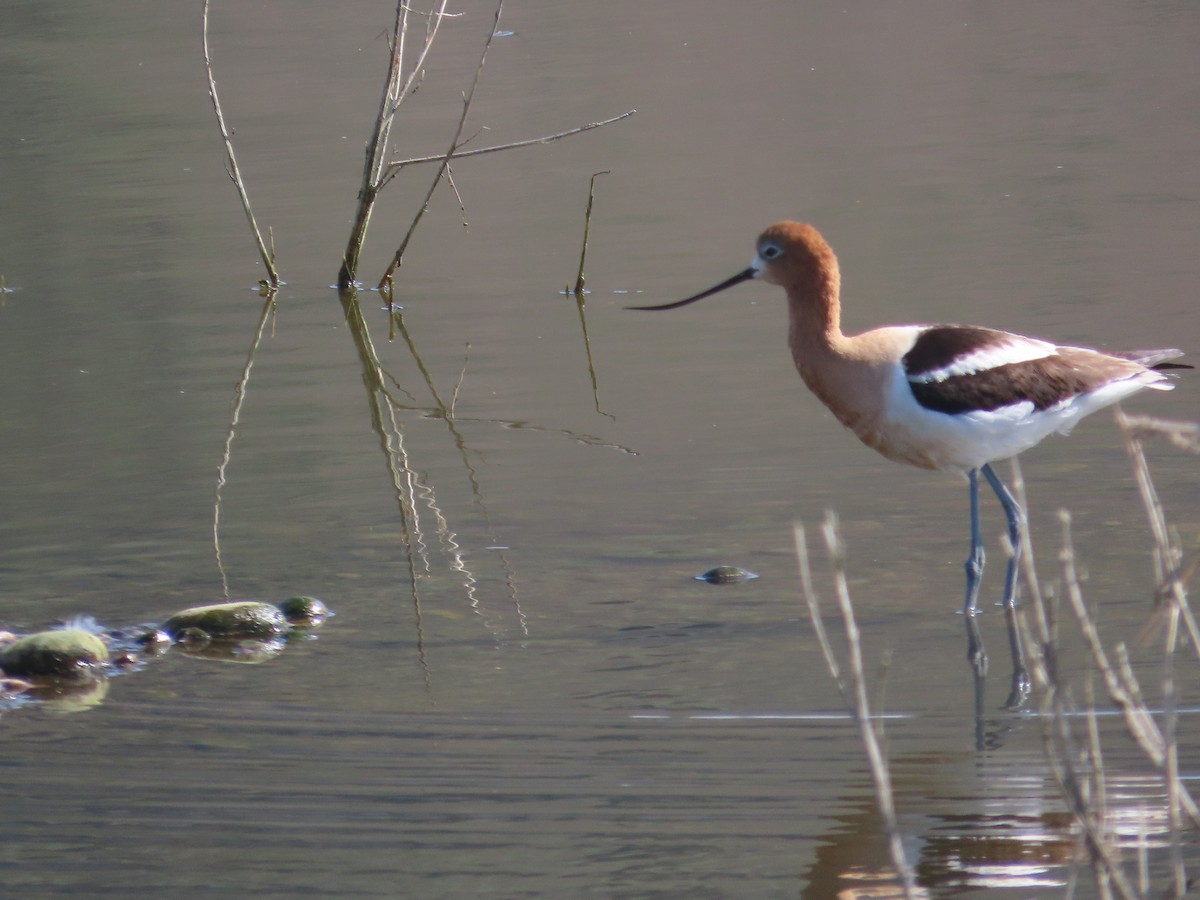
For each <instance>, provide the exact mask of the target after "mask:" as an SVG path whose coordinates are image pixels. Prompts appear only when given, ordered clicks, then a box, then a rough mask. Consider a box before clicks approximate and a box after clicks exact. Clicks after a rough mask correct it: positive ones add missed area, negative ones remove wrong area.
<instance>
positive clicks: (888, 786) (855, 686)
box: [794, 510, 917, 900]
mask: <svg viewBox="0 0 1200 900" xmlns="http://www.w3.org/2000/svg"><path fill="white" fill-rule="evenodd" d="M821 533H822V535H823V536H824V538H825V547H826V550H827V551H828V553H829V559H830V564H831V565H832V567H833V578H834V588H835V593H836V595H837V599H838V608H839V609H840V610H841V614H842V623H843V627H844V629H845V633H846V647H847V652H848V655H849V670H850V672H849V679H850V685H849V687H844V686H843V682H842V679H841V674H840V669H839V667H838V664H837V660H836V657H835V656H834V653H833V648H832V647H830V645H829V642H828V641H827V640H826V638H825V631H824V628H823V627H822V626H821V624H820V621H821V613H820V608H819V604H818V601H817V595H816V591H814V590H813V588H812V578H811V576H810V573H809V568H808V552H807V549H806V548H805V541H804V529H803V527H802V526H800V525H799V524H797V525H796V526H794V534H795V539H796V553H797V559H798V561H799V564H800V583H801V588H802V590H803V591H804V595H805V599H806V600H808V608H809V616H810V618H811V619H812V620H813V627H814V630H816V631H817V636H818V641H819V642H820V643H821V650H822V652H823V653H825V661H826V663H827V664H828V666H829V673H830V675H832V676H833V679H834V681H835V682H836V683H837V685H838V687H839V688H840V689H842V696H843V697H844V698H845V700H846V702H847V705H848V706H849V707H850V711H851V712H852V713H853V714H854V717H855V720H856V721H857V722H858V731H859V735H860V737H861V738H862V742H863V747H864V749H865V750H866V752H867V763H868V768H869V769H870V771H871V780H872V782H873V784H874V786H875V802H876V805H877V806H878V808H879V815H880V817H881V818H882V819H883V828H884V833H885V834H886V836H887V843H888V853H889V854H890V856H891V859H892V866H893V867H894V868H895V870H896V877H897V878H898V879H899V880H900V886H901V889H902V890H903V892H904V896H905V898H908V900H912V898H915V897H916V896H917V884H916V877H915V875H914V874H913V870H912V867H911V866H910V865H909V864H908V860H907V859H906V858H905V855H904V845H903V843H902V842H901V839H900V827H899V825H898V824H897V821H896V805H895V801H894V800H893V793H892V777H891V774H890V773H889V772H888V767H887V759H886V758H885V755H884V752H883V748H882V746H881V741H882V736H883V726H882V725H881V724H877V723H876V722H874V721H873V720H872V718H871V707H870V703H869V701H868V699H867V683H866V677H865V675H864V672H863V658H862V642H861V640H860V639H859V634H858V624H857V622H855V620H854V605H853V603H852V602H851V600H850V590H849V587H848V586H847V583H846V566H845V562H846V560H845V552H844V549H843V546H842V541H841V536H840V535H839V533H838V523H837V514H836V513H834V512H833V510H829V511H828V512H827V513H826V514H825V522H824V524H823V525H822V527H821Z"/></svg>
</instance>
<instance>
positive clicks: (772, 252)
mask: <svg viewBox="0 0 1200 900" xmlns="http://www.w3.org/2000/svg"><path fill="white" fill-rule="evenodd" d="M782 254H783V251H782V250H780V249H779V246H778V245H777V244H764V245H763V248H762V250H760V251H759V256H761V257H762V258H763V259H765V260H766V261H767V262H770V261H771V260H773V259H779V257H780V256H781V255H782Z"/></svg>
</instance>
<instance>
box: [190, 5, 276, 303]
mask: <svg viewBox="0 0 1200 900" xmlns="http://www.w3.org/2000/svg"><path fill="white" fill-rule="evenodd" d="M208 3H209V0H204V14H203V28H202V29H201V30H202V33H203V43H204V70H205V71H206V72H207V73H208V96H209V99H210V100H212V107H213V112H214V113H215V114H216V116H217V127H218V128H220V130H221V140H222V141H224V142H225V156H226V159H227V161H228V166H227V169H226V171H227V172H228V173H229V178H230V180H231V181H232V182H233V184H234V187H236V188H237V192H238V196H239V197H241V199H242V209H244V210H245V211H246V220H247V221H248V222H249V223H250V230H251V231H252V232H254V240H255V242H256V243H257V244H258V255H259V256H261V257H262V261H263V266H265V267H266V270H267V278H268V280H269V282H270V284H271V287H276V288H277V287H279V273H278V272H276V271H275V240H274V236H272V238H271V249H270V250H269V251H268V250H267V245H266V243H265V242H264V241H263V236H262V232H261V231H260V230H259V228H258V222H256V221H255V219H254V211H253V210H252V209H251V208H250V195H249V194H247V193H246V185H245V182H243V181H242V173H241V170H240V169H238V164H237V156H235V155H234V152H233V138H232V136H231V135H230V133H229V129H228V128H226V127H225V116H224V115H223V114H222V112H221V101H220V100H219V99H218V98H217V81H216V78H214V76H213V67H212V55H211V54H210V53H209V50H208Z"/></svg>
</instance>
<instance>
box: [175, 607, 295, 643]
mask: <svg viewBox="0 0 1200 900" xmlns="http://www.w3.org/2000/svg"><path fill="white" fill-rule="evenodd" d="M290 628H291V626H290V625H289V624H288V620H287V618H286V617H285V616H284V614H283V613H282V612H280V611H279V609H278V608H277V607H274V606H272V605H271V604H270V603H263V602H262V601H260V600H238V601H236V602H234V603H217V604H214V605H212V606H193V607H191V608H190V609H185V610H183V611H181V612H177V613H175V615H173V616H171V617H170V618H169V619H167V620H166V621H165V622H163V623H162V630H163V631H165V632H167V634H169V635H171V637H173V638H175V639H176V640H179V638H180V636H181V635H184V634H185V633H189V634H190V633H191V631H190V630H191V629H195V630H197V631H201V632H203V633H204V634H206V635H207V636H208V637H209V638H210V639H212V640H214V641H233V640H239V639H242V638H270V637H275V636H276V635H280V634H284V633H286V632H287V631H288V630H289V629H290Z"/></svg>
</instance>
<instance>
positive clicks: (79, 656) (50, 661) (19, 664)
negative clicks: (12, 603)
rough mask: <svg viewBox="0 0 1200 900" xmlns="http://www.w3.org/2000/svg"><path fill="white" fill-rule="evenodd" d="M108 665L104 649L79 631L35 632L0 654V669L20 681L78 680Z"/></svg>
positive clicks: (106, 653) (94, 639) (91, 636)
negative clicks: (22, 679) (26, 679)
mask: <svg viewBox="0 0 1200 900" xmlns="http://www.w3.org/2000/svg"><path fill="white" fill-rule="evenodd" d="M107 662H108V646H107V645H106V644H105V643H104V641H103V640H101V639H100V637H99V636H97V635H95V634H92V633H91V632H90V631H84V630H83V629H82V628H63V629H58V630H55V631H39V632H37V633H35V634H30V635H26V636H25V637H23V638H18V639H17V640H16V641H14V642H13V643H11V644H9V645H8V646H7V647H5V648H4V649H3V650H0V669H3V670H4V671H5V672H6V673H7V674H9V675H14V676H17V677H20V678H80V677H87V676H89V675H93V674H97V673H98V672H99V671H100V669H101V668H102V667H103V666H104V664H105V663H107Z"/></svg>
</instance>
